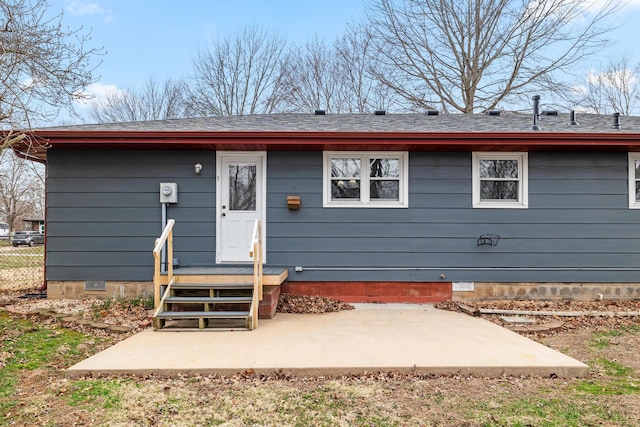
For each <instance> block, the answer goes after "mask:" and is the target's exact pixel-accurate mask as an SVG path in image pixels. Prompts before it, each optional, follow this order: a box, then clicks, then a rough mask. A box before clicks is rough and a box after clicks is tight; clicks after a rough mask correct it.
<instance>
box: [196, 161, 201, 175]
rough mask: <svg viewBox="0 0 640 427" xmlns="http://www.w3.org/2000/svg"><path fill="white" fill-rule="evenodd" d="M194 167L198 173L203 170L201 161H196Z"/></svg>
mask: <svg viewBox="0 0 640 427" xmlns="http://www.w3.org/2000/svg"><path fill="white" fill-rule="evenodd" d="M194 169H195V171H196V175H200V172H202V164H201V163H196V164H195V166H194Z"/></svg>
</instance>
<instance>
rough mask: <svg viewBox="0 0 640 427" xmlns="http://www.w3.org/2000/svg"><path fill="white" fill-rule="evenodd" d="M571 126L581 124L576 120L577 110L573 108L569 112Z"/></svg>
mask: <svg viewBox="0 0 640 427" xmlns="http://www.w3.org/2000/svg"><path fill="white" fill-rule="evenodd" d="M569 126H580V125H579V124H578V122H577V121H576V110H571V113H569Z"/></svg>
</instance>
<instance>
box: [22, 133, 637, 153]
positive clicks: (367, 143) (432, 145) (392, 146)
mask: <svg viewBox="0 0 640 427" xmlns="http://www.w3.org/2000/svg"><path fill="white" fill-rule="evenodd" d="M32 135H33V137H34V138H33V139H32V140H31V142H30V146H27V143H26V142H25V143H21V144H18V145H16V147H15V149H16V150H17V151H20V152H21V153H22V154H23V155H24V154H25V153H29V155H31V156H36V157H38V158H40V159H45V158H46V150H47V149H51V148H53V149H56V148H63V149H85V150H114V149H127V150H149V149H156V148H157V149H164V150H171V149H174V150H178V149H181V150H363V149H367V150H402V151H491V150H496V151H535V150H558V151H560V150H571V151H577V150H626V151H640V134H632V133H620V134H614V133H612V132H607V133H595V132H594V133H583V132H575V133H573V132H491V133H485V132H437V133H418V132H383V133H381V132H300V131H296V132H282V131H277V132H276V131H265V132H253V131H251V132H237V131H80V130H75V131H70V130H48V131H35V132H33V134H32ZM36 141H37V142H38V143H35V144H34V142H36Z"/></svg>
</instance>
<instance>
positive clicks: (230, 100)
mask: <svg viewBox="0 0 640 427" xmlns="http://www.w3.org/2000/svg"><path fill="white" fill-rule="evenodd" d="M285 48H286V42H285V40H284V39H282V38H281V37H280V36H278V35H277V34H273V33H270V32H268V31H266V30H264V29H261V28H259V27H256V26H253V27H247V28H245V29H244V30H243V31H242V32H240V33H239V34H238V35H236V36H234V37H229V38H225V39H223V40H220V41H218V42H216V43H214V44H213V46H211V47H210V48H209V49H207V50H205V51H201V52H199V53H198V55H197V57H196V58H195V59H194V64H193V66H194V77H193V85H192V86H191V94H190V98H191V105H190V107H191V109H192V111H193V112H194V113H195V114H196V115H201V116H208V115H232V114H238V115H241V114H263V113H272V112H275V111H277V110H278V108H279V107H280V105H281V103H282V99H283V96H284V94H285V91H284V87H283V83H284V78H283V76H284V70H285V68H286V67H285V66H284V64H283V62H284V61H285V60H286V51H285Z"/></svg>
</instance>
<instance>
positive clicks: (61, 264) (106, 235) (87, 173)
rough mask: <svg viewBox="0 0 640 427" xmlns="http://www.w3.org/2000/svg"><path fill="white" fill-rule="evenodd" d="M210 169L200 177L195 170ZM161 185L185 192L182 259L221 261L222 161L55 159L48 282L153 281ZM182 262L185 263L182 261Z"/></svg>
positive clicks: (138, 156)
mask: <svg viewBox="0 0 640 427" xmlns="http://www.w3.org/2000/svg"><path fill="white" fill-rule="evenodd" d="M195 163H201V164H202V165H203V169H202V173H201V174H200V175H196V174H195V173H194V164H195ZM161 182H176V183H177V184H178V202H179V203H178V204H177V205H169V208H168V215H167V216H168V217H169V218H174V219H175V220H176V227H175V230H174V249H175V251H176V255H175V257H176V258H179V259H180V260H181V261H182V260H183V259H185V260H186V259H188V260H190V262H192V263H202V264H211V263H212V262H213V260H214V258H215V252H213V250H214V248H215V153H214V152H211V151H185V152H176V151H172V152H152V151H128V152H121V151H105V152H100V151H86V152H82V151H56V150H50V151H49V153H48V165H47V229H46V232H47V279H48V280H119V281H120V280H128V281H149V280H151V279H152V277H153V255H152V253H151V251H152V250H153V246H154V242H155V239H156V238H158V236H159V235H160V233H161V218H162V211H161V204H160V201H159V197H160V196H159V189H160V183H161ZM178 254H179V255H178Z"/></svg>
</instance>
